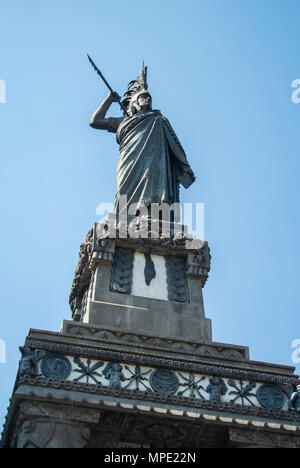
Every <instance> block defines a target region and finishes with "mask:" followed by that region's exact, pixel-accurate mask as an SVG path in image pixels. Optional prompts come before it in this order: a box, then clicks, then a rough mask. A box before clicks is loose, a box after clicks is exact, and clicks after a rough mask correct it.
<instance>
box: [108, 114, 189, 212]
mask: <svg viewBox="0 0 300 468" xmlns="http://www.w3.org/2000/svg"><path fill="white" fill-rule="evenodd" d="M117 141H118V143H119V144H120V156H119V161H118V165H117V194H116V203H115V210H116V211H118V209H119V201H120V196H121V195H126V196H127V209H128V207H129V206H130V205H132V204H133V203H137V204H138V205H141V204H144V205H146V206H147V207H148V206H149V205H150V204H151V203H159V204H161V203H169V204H172V203H174V202H179V183H181V184H182V185H183V186H184V187H185V188H188V187H189V186H190V185H191V184H192V183H193V182H194V180H195V177H194V174H193V171H192V169H191V168H190V165H189V163H188V161H187V158H186V155H185V152H184V150H183V148H182V146H181V144H180V142H179V140H178V138H177V136H176V134H175V132H174V130H173V129H172V127H171V125H170V123H169V122H168V120H167V119H166V118H165V117H164V116H163V115H162V114H161V113H160V112H159V111H151V112H147V113H142V112H140V113H138V114H135V115H134V116H132V117H127V118H125V119H123V120H122V122H121V124H120V125H119V126H118V129H117ZM122 210H123V208H122Z"/></svg>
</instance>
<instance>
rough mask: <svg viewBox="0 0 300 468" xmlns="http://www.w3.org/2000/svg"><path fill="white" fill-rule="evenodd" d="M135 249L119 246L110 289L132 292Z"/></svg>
mask: <svg viewBox="0 0 300 468" xmlns="http://www.w3.org/2000/svg"><path fill="white" fill-rule="evenodd" d="M133 259H134V255H133V251H132V250H129V249H121V248H117V249H116V251H115V255H114V261H113V266H112V272H111V282H110V290H111V291H113V292H117V293H122V294H130V293H131V288H132V272H133Z"/></svg>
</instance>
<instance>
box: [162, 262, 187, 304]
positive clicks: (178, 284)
mask: <svg viewBox="0 0 300 468" xmlns="http://www.w3.org/2000/svg"><path fill="white" fill-rule="evenodd" d="M165 259H166V268H167V282H168V296H169V300H170V301H175V302H188V300H189V293H188V284H187V277H186V259H185V258H183V257H172V256H166V257H165Z"/></svg>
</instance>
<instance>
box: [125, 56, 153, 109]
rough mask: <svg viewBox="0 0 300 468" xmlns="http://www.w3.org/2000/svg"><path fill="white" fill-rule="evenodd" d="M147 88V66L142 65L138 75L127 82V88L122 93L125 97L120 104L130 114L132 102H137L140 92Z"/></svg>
mask: <svg viewBox="0 0 300 468" xmlns="http://www.w3.org/2000/svg"><path fill="white" fill-rule="evenodd" d="M147 90H148V83H147V67H145V66H144V62H143V68H142V70H141V71H140V76H139V77H138V78H137V79H136V80H132V81H130V83H129V84H128V89H127V91H126V93H125V94H124V96H125V98H124V99H123V101H122V104H123V105H124V107H125V108H126V110H127V111H128V112H129V113H130V114H132V113H133V112H132V106H133V104H134V103H136V102H137V100H138V97H139V96H140V95H141V94H144V93H145V92H147Z"/></svg>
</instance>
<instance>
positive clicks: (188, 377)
mask: <svg viewBox="0 0 300 468" xmlns="http://www.w3.org/2000/svg"><path fill="white" fill-rule="evenodd" d="M158 227H159V229H158V236H157V237H156V238H141V237H136V238H130V237H128V236H127V235H126V236H125V237H122V236H120V233H122V229H121V228H122V226H118V230H117V234H118V235H117V236H116V237H115V238H111V236H110V234H111V231H110V229H109V227H107V226H105V225H101V226H98V225H96V226H95V227H94V228H93V229H91V230H90V231H89V233H88V236H87V238H86V241H85V242H84V243H83V244H82V245H81V248H80V258H79V263H78V267H77V269H76V272H75V278H74V282H73V285H72V291H71V295H70V305H71V309H72V315H73V320H72V321H71V320H70V321H68V320H64V321H63V323H62V326H61V330H60V332H48V331H43V330H30V331H29V334H28V336H27V338H26V340H25V345H24V347H22V348H21V352H22V358H21V361H20V366H19V372H18V375H17V378H16V384H15V387H14V391H13V395H12V398H11V402H10V407H9V410H8V414H7V417H6V422H5V426H4V431H3V434H2V441H1V444H2V447H8V448H14V447H17V448H69V447H74V448H75V447H76V448H81V447H82V448H83V447H85V448H102V447H104V448H122V447H132V448H137V447H144V448H154V447H164V448H166V449H172V448H174V449H179V448H195V449H196V448H223V447H229V448H240V447H247V448H248V447H249V448H250V447H255V448H257V447H270V448H273V447H299V446H300V432H299V427H300V412H299V404H298V403H297V401H298V400H299V398H300V396H299V398H298V394H296V393H295V388H296V386H297V385H298V384H299V379H298V376H295V375H294V368H293V367H289V366H282V365H276V364H270V363H263V362H254V361H251V359H250V356H249V350H248V348H247V347H246V346H237V345H231V344H224V343H216V342H214V341H213V340H212V334H211V322H210V320H209V319H207V318H206V317H205V311H204V305H203V296H202V289H203V287H204V286H205V282H206V280H207V277H208V273H209V270H210V254H209V248H208V245H207V243H203V242H202V243H197V242H194V241H192V240H191V239H189V238H188V236H187V235H186V234H185V235H184V236H182V235H181V236H179V235H178V236H175V235H174V230H175V227H176V226H174V225H173V226H172V229H173V234H172V235H171V236H169V238H163V236H162V235H161V227H160V226H158ZM177 228H178V226H177V227H176V229H177ZM187 241H188V243H187ZM299 395H300V394H299Z"/></svg>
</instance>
